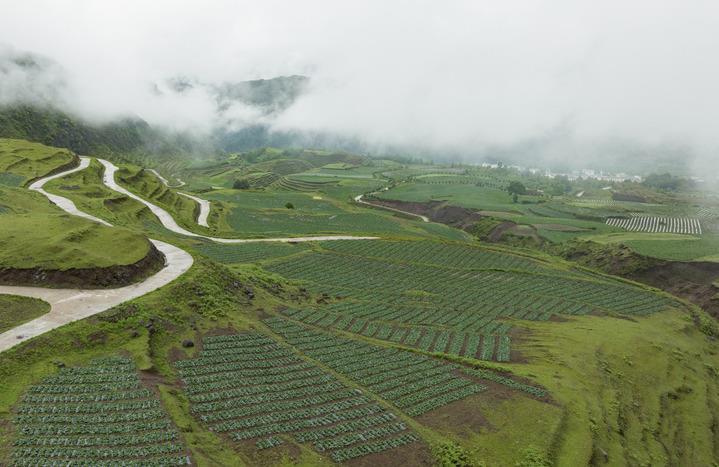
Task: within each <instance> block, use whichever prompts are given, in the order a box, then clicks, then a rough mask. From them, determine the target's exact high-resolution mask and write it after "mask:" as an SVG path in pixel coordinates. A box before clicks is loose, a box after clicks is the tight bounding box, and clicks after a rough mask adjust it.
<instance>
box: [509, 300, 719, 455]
mask: <svg viewBox="0 0 719 467" xmlns="http://www.w3.org/2000/svg"><path fill="white" fill-rule="evenodd" d="M528 327H529V328H530V329H531V330H532V338H531V340H530V341H529V342H528V343H527V344H526V345H525V346H524V351H525V352H526V354H527V355H528V356H529V357H530V358H531V363H529V364H523V365H514V366H515V367H516V368H517V371H518V372H520V373H522V374H525V375H527V376H531V377H532V378H536V380H538V381H539V382H540V383H542V384H543V385H545V386H546V387H547V388H548V389H549V391H550V393H551V394H552V396H553V397H554V398H555V399H557V400H558V401H560V402H561V403H562V405H563V406H564V407H565V408H566V409H565V416H564V420H563V422H562V425H563V426H562V430H561V431H560V432H559V433H558V436H557V438H556V439H555V442H554V444H553V450H552V455H553V457H554V459H555V460H556V462H557V465H566V466H574V465H586V464H587V463H589V462H590V461H592V462H596V463H598V464H603V463H605V462H608V463H609V464H611V465H711V464H712V462H713V461H714V459H715V458H716V455H717V454H718V453H719V452H718V451H717V449H718V448H719V438H717V434H716V433H715V430H714V428H713V427H714V426H715V424H716V419H717V417H719V391H718V390H719V381H718V378H717V375H718V373H717V371H718V370H719V357H718V356H717V354H716V352H717V350H718V349H717V343H716V342H715V341H713V340H709V339H708V338H707V337H706V336H705V335H703V334H702V333H700V332H699V330H698V329H697V327H696V326H695V325H694V323H693V322H692V320H691V319H690V317H689V315H688V314H686V313H681V312H678V311H667V312H664V313H659V314H656V315H653V316H650V317H648V318H638V319H636V320H625V319H619V318H611V317H606V318H597V317H581V318H572V319H571V320H570V321H569V322H567V323H561V324H556V323H531V324H529V326H528Z"/></svg>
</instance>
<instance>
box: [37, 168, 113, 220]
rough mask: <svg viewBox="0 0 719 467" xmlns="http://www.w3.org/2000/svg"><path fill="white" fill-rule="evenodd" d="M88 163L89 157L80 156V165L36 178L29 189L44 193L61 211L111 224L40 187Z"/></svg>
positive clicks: (78, 169)
mask: <svg viewBox="0 0 719 467" xmlns="http://www.w3.org/2000/svg"><path fill="white" fill-rule="evenodd" d="M89 165H90V158H89V157H81V158H80V165H78V166H77V167H75V168H74V169H70V170H66V171H65V172H60V173H59V174H55V175H51V176H49V177H45V178H41V179H39V180H37V181H36V182H34V183H33V184H32V185H30V186H29V187H28V188H29V189H31V190H32V191H37V192H38V193H41V194H43V195H45V196H46V197H47V198H48V199H49V200H50V201H52V202H53V203H55V204H56V205H57V206H58V207H59V208H60V209H62V210H63V211H66V212H68V213H70V214H72V215H74V216H79V217H84V218H85V219H89V220H91V221H93V222H98V223H100V224H103V225H107V226H111V224H110V223H109V222H106V221H104V220H102V219H100V218H98V217H95V216H91V215H90V214H87V213H85V212H82V211H80V210H79V209H78V208H77V206H75V203H73V202H72V201H70V200H69V199H67V198H63V197H62V196H58V195H53V194H52V193H48V192H47V191H45V190H43V188H42V187H43V186H45V184H46V183H47V182H49V181H50V180H54V179H56V178H62V177H64V176H66V175H70V174H71V173H75V172H79V171H81V170H85V169H86V168H87V167H88V166H89Z"/></svg>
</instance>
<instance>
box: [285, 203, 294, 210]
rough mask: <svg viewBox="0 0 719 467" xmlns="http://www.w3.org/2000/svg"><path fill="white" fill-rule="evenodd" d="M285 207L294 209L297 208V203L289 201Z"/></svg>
mask: <svg viewBox="0 0 719 467" xmlns="http://www.w3.org/2000/svg"><path fill="white" fill-rule="evenodd" d="M285 207H286V208H287V209H294V208H295V205H294V204H292V203H287V204H285Z"/></svg>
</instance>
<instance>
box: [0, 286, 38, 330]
mask: <svg viewBox="0 0 719 467" xmlns="http://www.w3.org/2000/svg"><path fill="white" fill-rule="evenodd" d="M48 311H50V305H49V304H48V303H46V302H43V301H42V300H38V299H36V298H30V297H19V296H17V295H0V333H3V332H5V331H7V330H8V329H12V328H14V327H15V326H19V325H21V324H23V323H27V322H28V321H30V320H33V319H35V318H38V317H40V316H42V315H44V314H45V313H47V312H48Z"/></svg>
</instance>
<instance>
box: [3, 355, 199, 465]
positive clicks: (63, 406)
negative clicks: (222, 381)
mask: <svg viewBox="0 0 719 467" xmlns="http://www.w3.org/2000/svg"><path fill="white" fill-rule="evenodd" d="M15 425H16V426H17V428H18V433H17V434H18V436H17V438H16V440H15V446H14V449H13V453H12V459H13V465H43V466H45V465H110V464H114V465H138V464H139V461H138V460H137V459H138V458H142V459H143V461H144V460H147V462H146V463H144V464H143V465H150V466H151V465H184V464H188V463H190V460H189V458H188V457H187V456H186V455H185V454H184V451H185V448H184V447H183V446H182V445H181V444H180V441H179V436H178V433H177V430H176V429H175V427H174V426H173V425H172V423H171V422H170V420H169V418H168V417H167V414H166V413H165V411H164V410H163V408H162V407H161V405H160V402H159V400H158V399H157V397H156V396H155V395H154V393H153V392H151V391H149V390H147V389H145V388H143V387H142V385H141V383H140V379H139V377H138V375H137V372H136V370H135V366H134V364H133V363H132V361H131V360H130V359H127V358H122V357H116V358H106V359H100V360H95V361H92V362H90V363H89V364H88V365H86V366H84V367H75V368H63V369H61V370H60V371H59V372H58V373H57V374H55V375H53V376H49V377H47V378H45V379H44V380H43V381H42V382H41V383H40V384H38V385H36V386H33V387H31V388H30V389H29V390H28V392H27V394H26V395H25V396H24V397H23V399H22V401H21V403H20V404H19V406H18V408H17V415H16V417H15Z"/></svg>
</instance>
